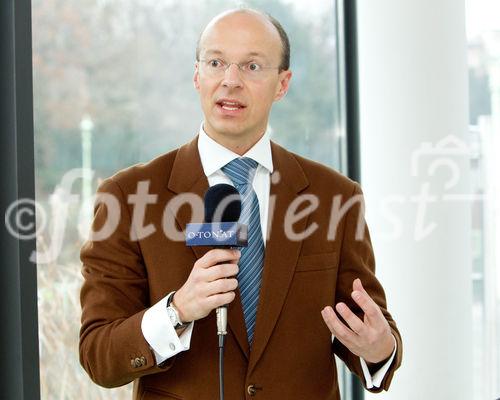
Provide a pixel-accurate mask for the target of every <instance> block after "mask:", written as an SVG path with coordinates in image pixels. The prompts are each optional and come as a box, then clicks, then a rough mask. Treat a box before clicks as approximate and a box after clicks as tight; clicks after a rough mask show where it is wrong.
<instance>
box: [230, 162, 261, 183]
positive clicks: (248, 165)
mask: <svg viewBox="0 0 500 400" xmlns="http://www.w3.org/2000/svg"><path fill="white" fill-rule="evenodd" d="M257 165H258V163H257V161H254V160H252V159H251V158H248V157H240V158H235V159H234V160H233V161H231V162H229V163H227V164H226V165H224V166H223V167H222V171H223V172H224V173H225V174H226V175H227V176H229V178H230V179H231V181H232V182H233V183H234V185H235V186H236V187H238V186H240V185H247V184H249V183H252V181H253V177H254V175H255V171H256V170H257Z"/></svg>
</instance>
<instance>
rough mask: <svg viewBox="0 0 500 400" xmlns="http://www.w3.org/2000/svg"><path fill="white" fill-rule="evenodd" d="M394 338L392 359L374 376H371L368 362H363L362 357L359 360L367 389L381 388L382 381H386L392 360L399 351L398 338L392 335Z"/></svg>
mask: <svg viewBox="0 0 500 400" xmlns="http://www.w3.org/2000/svg"><path fill="white" fill-rule="evenodd" d="M392 338H393V339H394V351H393V352H392V354H391V357H390V358H389V359H388V360H387V362H386V363H385V364H384V365H382V367H380V368H379V370H378V371H377V372H375V373H374V374H373V375H371V374H370V371H369V369H368V365H367V364H366V361H365V360H363V358H362V357H359V360H360V361H361V368H362V369H363V375H364V377H365V382H366V388H367V389H371V388H373V387H376V388H378V387H380V385H381V384H382V381H383V380H384V377H385V374H386V373H387V371H388V370H389V367H390V366H391V363H392V360H394V356H395V355H396V350H397V346H398V345H397V343H396V338H395V337H394V335H392Z"/></svg>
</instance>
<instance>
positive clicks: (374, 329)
mask: <svg viewBox="0 0 500 400" xmlns="http://www.w3.org/2000/svg"><path fill="white" fill-rule="evenodd" d="M288 46H289V45H288V39H287V38H286V34H285V33H284V31H283V30H282V28H281V26H280V25H279V23H278V22H277V21H276V20H274V19H272V18H271V17H269V16H266V15H263V14H261V13H259V12H256V11H252V10H238V11H230V12H227V13H224V14H222V15H220V16H218V17H217V18H215V19H214V20H212V22H211V23H210V24H209V25H208V26H207V28H206V29H205V31H204V32H203V34H202V36H201V38H200V43H199V48H198V51H197V63H196V67H195V74H194V84H195V87H196V89H197V90H198V91H199V93H200V98H201V103H202V108H203V112H204V115H205V120H204V122H203V125H202V128H201V129H200V133H199V135H198V136H197V137H195V139H194V140H193V141H191V142H190V143H188V144H186V145H184V146H182V147H180V148H179V149H177V150H174V151H172V152H170V153H167V154H164V155H162V156H160V157H158V158H156V159H154V160H152V161H150V162H149V163H146V164H141V165H136V166H133V167H130V168H128V169H126V170H123V171H120V172H118V173H117V174H115V175H113V176H112V177H110V178H108V179H106V180H105V181H104V182H103V183H102V184H101V185H100V187H99V189H98V193H99V195H100V196H101V197H102V199H101V201H97V202H96V206H95V209H94V216H95V218H94V223H93V231H94V232H97V235H94V236H92V237H91V238H90V239H89V240H88V241H87V242H86V243H85V245H84V247H83V248H82V252H81V258H82V262H83V275H84V278H85V282H84V285H83V287H82V291H81V303H82V328H81V332H80V360H81V363H82V365H83V367H84V368H85V370H86V371H87V372H88V374H89V375H90V377H91V378H92V379H93V380H94V381H95V382H96V383H98V384H100V385H102V386H105V387H115V386H120V385H123V384H126V383H128V382H131V381H134V398H135V399H150V400H151V399H188V400H191V399H196V400H205V399H206V400H209V399H217V398H218V389H219V388H218V370H217V366H218V338H217V335H216V323H215V316H214V312H213V310H214V309H215V308H217V307H218V306H221V305H223V304H229V306H228V320H229V329H228V335H227V339H226V348H225V376H224V381H225V396H226V398H227V399H230V400H233V399H238V400H239V399H250V398H252V397H255V398H261V399H266V400H274V399H276V400H278V399H279V400H281V399H290V400H294V399H297V400H298V399H325V400H334V399H340V394H339V389H338V379H337V372H336V367H335V362H334V358H333V355H334V354H337V355H338V356H339V357H340V358H341V359H342V360H343V361H344V362H345V363H346V364H347V366H348V367H349V368H350V369H351V370H352V371H353V372H354V373H355V374H357V375H358V376H359V377H360V378H361V379H362V381H363V383H364V384H365V386H366V387H367V389H369V390H371V391H374V392H378V391H381V390H383V389H385V390H387V389H388V388H389V385H390V382H391V380H392V377H393V374H394V371H395V370H396V369H397V368H398V367H399V365H400V364H401V355H402V342H401V337H400V334H399V332H398V330H397V327H396V324H395V323H394V321H393V319H392V317H391V316H390V314H389V312H388V311H387V306H386V300H385V295H384V291H383V289H382V286H381V285H380V283H379V282H378V280H377V279H376V277H375V275H374V271H375V261H374V256H373V250H372V246H371V242H370V236H369V233H368V229H367V228H366V227H365V225H364V216H363V204H362V193H361V189H360V187H359V185H358V184H357V183H356V182H353V181H351V180H350V179H348V178H346V177H344V176H342V175H341V174H339V173H337V172H336V171H334V170H331V169H329V168H327V167H325V166H322V165H320V164H318V163H315V162H313V161H310V160H307V159H305V158H302V157H300V156H298V155H296V154H293V153H290V152H288V151H287V150H285V149H283V148H282V147H280V146H279V145H277V144H275V143H273V142H271V141H269V139H268V138H267V135H266V133H265V132H266V126H267V122H268V117H269V112H270V109H271V106H272V104H273V102H274V101H278V100H279V99H281V98H282V97H283V96H284V95H285V94H286V91H287V89H288V85H289V81H290V78H291V71H290V70H289V47H288ZM229 60H230V61H231V62H229ZM217 146H218V147H217ZM216 148H218V149H219V150H218V151H220V154H221V157H225V156H228V154H229V155H230V154H233V155H234V157H238V156H245V157H249V158H252V154H254V155H256V158H259V157H260V156H259V155H258V152H257V150H256V149H261V150H262V151H261V153H260V154H261V155H262V154H263V153H264V156H263V157H264V159H265V157H266V155H265V153H266V152H268V154H267V156H268V160H271V162H270V164H271V165H269V166H267V168H264V167H265V165H264V167H262V166H260V165H259V167H258V168H260V171H261V172H258V173H260V175H259V177H256V178H255V179H256V180H257V179H261V182H262V185H261V186H260V189H257V191H258V192H259V193H258V196H259V194H260V195H262V194H263V195H264V196H265V197H263V198H264V199H265V200H261V198H259V205H260V206H261V212H262V209H263V208H264V209H265V210H266V213H265V214H264V215H265V216H267V218H263V219H262V220H263V221H265V222H264V223H266V224H267V226H265V225H264V224H263V237H264V240H265V243H266V244H265V258H264V264H263V267H262V279H261V284H260V295H259V302H258V307H257V317H256V323H255V332H254V335H253V340H252V342H251V343H250V344H249V341H248V338H247V329H246V326H245V320H244V315H243V311H242V303H241V297H240V292H239V290H238V282H237V280H236V279H235V278H234V277H235V275H236V274H237V273H238V260H239V257H240V253H239V252H238V251H236V250H221V249H216V250H214V249H207V248H188V247H186V246H185V243H184V242H183V241H181V240H176V239H175V238H174V237H173V235H172V232H171V231H172V228H175V229H177V230H178V231H182V230H183V229H184V228H185V227H186V224H187V223H188V222H200V221H192V219H193V215H194V214H196V211H197V210H194V209H193V208H191V207H190V206H189V205H188V204H182V201H180V202H179V201H178V199H180V198H183V197H182V196H185V195H186V194H192V195H197V196H199V197H200V198H202V197H203V195H204V193H205V191H206V190H207V188H208V187H209V183H210V182H215V181H214V179H215V178H214V175H212V174H208V173H207V162H208V161H207V159H208V158H209V157H207V154H213V153H210V151H209V150H207V149H216ZM259 151H260V150H259ZM257 161H258V160H257ZM263 164H266V162H265V161H264V162H263ZM214 174H220V170H218V171H216V172H214ZM219 177H220V175H219ZM144 184H146V186H144ZM210 184H211V183H210ZM266 184H267V185H268V186H266ZM254 185H255V181H254ZM140 188H142V189H140ZM144 188H146V191H147V193H146V194H145V193H144ZM262 188H264V189H262ZM265 188H268V190H266V189H265ZM266 191H267V193H266ZM139 192H141V194H138V193H139ZM141 196H142V200H139V199H141ZM183 199H185V197H184V198H183ZM104 200H106V201H104ZM140 201H142V203H141V204H142V206H139V202H140ZM261 201H262V202H261ZM145 202H146V203H147V204H145ZM359 222H361V224H359ZM109 224H110V225H109ZM109 226H112V228H113V229H111V230H109V232H108V233H107V234H106V235H105V236H106V237H105V238H104V239H103V238H102V237H98V236H99V233H102V232H103V231H105V230H106V228H109ZM360 226H361V229H359V227H360ZM264 230H265V232H264ZM300 233H304V234H303V235H302V237H300V238H298V237H297V235H299V236H300ZM177 239H178V238H177ZM164 305H168V306H169V307H172V308H173V309H174V310H175V314H176V317H177V325H176V323H175V322H172V324H173V325H169V324H170V321H169V317H168V316H166V314H165V317H164V318H163V316H162V314H161V313H162V312H163V311H164V309H165V307H164ZM330 305H335V309H336V311H337V312H338V314H339V315H340V316H341V317H342V319H341V318H339V316H338V315H337V314H336V313H335V312H334V310H333V308H332V307H331V306H330ZM158 316H160V317H158ZM174 320H175V318H174ZM194 321H195V322H194ZM179 323H183V325H182V326H178V324H179ZM154 324H156V327H152V325H154ZM165 324H166V325H165ZM186 324H187V325H188V327H187V328H186ZM158 327H164V328H161V329H164V330H161V329H159V328H158ZM155 329H156V332H154V331H155ZM163 332H164V335H163ZM172 334H173V335H174V336H175V339H178V340H177V341H175V340H173V339H170V338H171V337H172V336H171V335H172ZM169 335H170V336H169ZM332 335H333V336H334V337H335V340H333V341H332V339H333V336H332ZM186 338H187V339H186ZM162 341H163V342H162ZM179 347H182V348H179Z"/></svg>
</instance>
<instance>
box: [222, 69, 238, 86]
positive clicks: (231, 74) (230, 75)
mask: <svg viewBox="0 0 500 400" xmlns="http://www.w3.org/2000/svg"><path fill="white" fill-rule="evenodd" d="M242 84H243V82H242V80H241V71H240V67H239V66H238V64H234V63H233V64H229V66H228V67H227V69H226V71H225V72H224V79H223V80H222V85H223V86H227V87H240V86H242Z"/></svg>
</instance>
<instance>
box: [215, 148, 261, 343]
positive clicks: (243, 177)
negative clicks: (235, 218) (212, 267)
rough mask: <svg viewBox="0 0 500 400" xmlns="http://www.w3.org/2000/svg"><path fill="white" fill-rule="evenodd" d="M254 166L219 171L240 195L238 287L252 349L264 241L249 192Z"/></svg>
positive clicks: (237, 163)
mask: <svg viewBox="0 0 500 400" xmlns="http://www.w3.org/2000/svg"><path fill="white" fill-rule="evenodd" d="M257 165H258V163H257V162H256V161H254V160H252V159H250V158H247V157H243V158H236V159H234V160H233V161H231V162H230V163H228V164H226V165H225V166H224V167H222V171H223V172H224V173H225V174H226V175H227V176H229V178H230V179H231V181H232V182H233V184H234V186H235V187H236V189H237V190H238V192H239V193H240V195H241V216H240V220H239V222H240V223H242V224H245V225H248V246H247V247H243V249H242V250H241V257H240V262H239V272H238V276H237V279H238V285H239V288H240V294H241V304H242V306H243V316H244V317H245V324H246V327H247V335H248V343H249V344H250V345H252V339H253V333H254V328H255V319H256V315H257V304H258V301H259V290H260V282H261V275H262V265H263V262H264V241H263V240H262V230H261V227H260V213H259V202H258V200H257V195H256V194H255V191H254V190H253V188H252V181H253V178H254V176H255V171H256V169H257Z"/></svg>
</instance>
